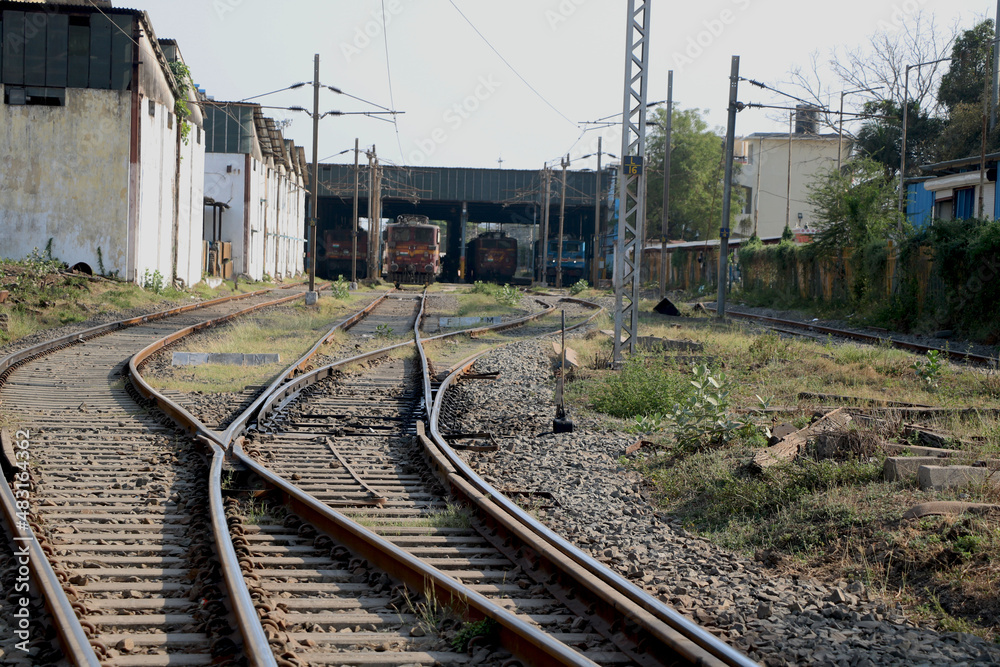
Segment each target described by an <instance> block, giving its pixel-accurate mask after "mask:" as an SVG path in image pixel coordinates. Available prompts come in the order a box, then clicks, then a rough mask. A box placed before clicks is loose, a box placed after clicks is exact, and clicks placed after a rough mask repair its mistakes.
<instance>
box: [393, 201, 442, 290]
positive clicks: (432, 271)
mask: <svg viewBox="0 0 1000 667" xmlns="http://www.w3.org/2000/svg"><path fill="white" fill-rule="evenodd" d="M384 240H385V253H384V255H383V258H384V263H383V273H384V275H385V279H386V280H388V281H389V282H392V283H395V284H396V285H400V284H402V283H406V284H410V285H429V284H431V283H432V282H434V279H435V278H436V277H437V275H438V273H440V272H441V229H440V228H439V227H438V226H437V225H432V224H430V219H428V217H427V216H425V215H401V216H399V217H398V218H397V219H396V222H395V223H394V224H391V225H386V227H385V232H384Z"/></svg>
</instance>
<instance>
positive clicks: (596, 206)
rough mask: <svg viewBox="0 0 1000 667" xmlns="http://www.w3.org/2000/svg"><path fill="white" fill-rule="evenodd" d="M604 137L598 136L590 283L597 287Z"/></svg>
mask: <svg viewBox="0 0 1000 667" xmlns="http://www.w3.org/2000/svg"><path fill="white" fill-rule="evenodd" d="M603 140H604V137H597V174H596V176H597V194H596V195H595V196H594V247H593V249H592V251H591V253H590V256H591V258H592V259H591V261H590V284H591V285H592V286H594V287H597V262H598V260H599V259H600V253H601V157H602V155H601V153H602V152H603V146H602V142H603Z"/></svg>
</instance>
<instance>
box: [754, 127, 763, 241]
mask: <svg viewBox="0 0 1000 667" xmlns="http://www.w3.org/2000/svg"><path fill="white" fill-rule="evenodd" d="M763 167H764V137H757V185H756V187H755V188H754V191H753V235H754V236H757V223H758V222H759V221H760V171H761V169H762V168H763ZM758 238H759V237H758Z"/></svg>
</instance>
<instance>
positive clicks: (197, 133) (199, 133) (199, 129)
mask: <svg viewBox="0 0 1000 667" xmlns="http://www.w3.org/2000/svg"><path fill="white" fill-rule="evenodd" d="M197 130H198V131H197V132H195V137H197V138H196V139H195V143H196V144H198V145H199V146H200V145H201V128H200V127H198V128H197Z"/></svg>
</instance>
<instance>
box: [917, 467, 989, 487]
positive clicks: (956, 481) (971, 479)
mask: <svg viewBox="0 0 1000 667" xmlns="http://www.w3.org/2000/svg"><path fill="white" fill-rule="evenodd" d="M989 479H990V471H989V470H988V469H986V468H974V467H972V466H934V465H924V466H920V467H919V468H918V469H917V482H918V483H919V484H920V488H921V489H924V490H928V489H930V490H933V491H942V490H944V489H954V488H958V487H962V486H967V485H969V484H983V483H987V482H988V481H989Z"/></svg>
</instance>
